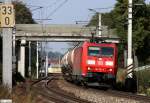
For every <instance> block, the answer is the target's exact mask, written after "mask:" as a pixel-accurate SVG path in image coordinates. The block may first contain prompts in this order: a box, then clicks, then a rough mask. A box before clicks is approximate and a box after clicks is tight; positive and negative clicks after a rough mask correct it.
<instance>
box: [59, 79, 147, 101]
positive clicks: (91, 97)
mask: <svg viewBox="0 0 150 103" xmlns="http://www.w3.org/2000/svg"><path fill="white" fill-rule="evenodd" d="M57 83H58V86H59V87H60V88H61V89H62V90H65V91H67V92H69V93H73V94H74V95H75V96H77V97H80V98H82V99H85V100H88V101H91V102H92V103H144V102H143V101H136V100H132V99H130V98H129V99H128V98H121V97H116V96H110V95H107V94H106V92H107V91H103V90H102V91H94V90H92V89H84V88H81V87H78V86H76V85H74V84H70V83H68V82H66V81H64V80H61V81H58V82H57ZM145 103H146V102H145Z"/></svg>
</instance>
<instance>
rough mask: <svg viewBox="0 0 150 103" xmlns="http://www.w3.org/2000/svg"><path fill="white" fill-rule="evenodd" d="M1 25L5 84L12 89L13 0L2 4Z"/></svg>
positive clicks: (7, 0) (5, 0)
mask: <svg viewBox="0 0 150 103" xmlns="http://www.w3.org/2000/svg"><path fill="white" fill-rule="evenodd" d="M0 10H1V11H0V16H1V20H0V22H1V23H0V24H1V25H0V26H1V27H2V37H3V70H2V71H3V72H2V76H3V79H2V81H3V85H6V86H8V88H9V89H10V91H11V90H12V28H13V27H14V25H15V19H14V8H13V5H12V4H11V0H4V4H1V5H0Z"/></svg>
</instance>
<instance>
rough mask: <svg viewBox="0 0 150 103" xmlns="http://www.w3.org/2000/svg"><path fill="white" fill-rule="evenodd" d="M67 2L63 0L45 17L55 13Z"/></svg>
mask: <svg viewBox="0 0 150 103" xmlns="http://www.w3.org/2000/svg"><path fill="white" fill-rule="evenodd" d="M67 2H68V0H65V1H63V2H62V3H61V4H59V5H58V7H57V8H56V9H54V10H53V11H52V12H51V13H50V14H49V15H48V16H47V17H46V19H47V18H49V17H50V16H52V15H53V14H54V13H56V11H57V10H59V9H60V8H61V7H62V6H63V5H64V4H66V3H67Z"/></svg>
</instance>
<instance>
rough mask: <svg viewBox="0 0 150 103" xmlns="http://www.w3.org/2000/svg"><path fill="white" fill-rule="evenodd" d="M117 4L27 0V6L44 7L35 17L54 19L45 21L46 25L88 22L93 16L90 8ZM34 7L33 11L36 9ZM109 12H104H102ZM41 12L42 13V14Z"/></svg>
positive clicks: (92, 0) (85, 0) (91, 0)
mask: <svg viewBox="0 0 150 103" xmlns="http://www.w3.org/2000/svg"><path fill="white" fill-rule="evenodd" d="M64 1H67V2H66V3H65V4H64V5H63V6H62V7H61V8H60V9H58V10H57V11H56V12H55V13H53V15H51V16H49V15H50V14H51V13H52V12H53V10H55V9H56V8H57V7H58V6H59V5H61V3H63V2H64ZM115 3H116V1H115V0H26V4H27V5H33V6H42V7H44V8H43V9H37V10H34V11H33V17H34V18H36V19H40V18H44V19H45V18H49V19H52V20H50V21H44V23H50V24H74V23H75V21H88V20H89V19H90V18H91V16H92V15H93V13H91V12H90V11H89V10H88V9H89V8H106V7H110V6H111V7H112V6H114V4H115ZM33 6H32V8H31V9H32V10H33V9H34V7H33ZM30 7H31V6H30ZM109 10H110V9H109ZM109 10H102V12H104V11H109ZM41 11H42V13H40V12H41ZM41 15H42V17H41Z"/></svg>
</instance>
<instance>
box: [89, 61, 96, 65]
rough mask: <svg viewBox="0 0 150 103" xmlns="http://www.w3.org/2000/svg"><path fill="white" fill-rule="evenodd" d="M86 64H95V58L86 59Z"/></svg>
mask: <svg viewBox="0 0 150 103" xmlns="http://www.w3.org/2000/svg"><path fill="white" fill-rule="evenodd" d="M87 64H89V65H95V60H87Z"/></svg>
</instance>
